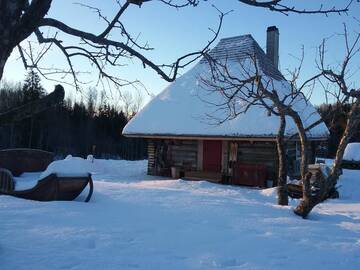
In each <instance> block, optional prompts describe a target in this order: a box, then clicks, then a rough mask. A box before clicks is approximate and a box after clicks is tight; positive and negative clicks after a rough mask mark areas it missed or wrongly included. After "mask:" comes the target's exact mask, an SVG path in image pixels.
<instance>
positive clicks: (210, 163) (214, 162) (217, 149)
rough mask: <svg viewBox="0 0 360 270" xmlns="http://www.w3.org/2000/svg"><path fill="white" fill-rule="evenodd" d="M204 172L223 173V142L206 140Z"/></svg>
mask: <svg viewBox="0 0 360 270" xmlns="http://www.w3.org/2000/svg"><path fill="white" fill-rule="evenodd" d="M203 146H204V151H203V170H204V171H208V172H221V141H208V140H204V144H203Z"/></svg>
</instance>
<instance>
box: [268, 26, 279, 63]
mask: <svg viewBox="0 0 360 270" xmlns="http://www.w3.org/2000/svg"><path fill="white" fill-rule="evenodd" d="M266 34H267V36H266V55H267V56H268V57H269V59H270V60H271V61H272V62H273V63H274V65H275V67H277V68H278V67H279V29H278V28H277V27H276V26H269V27H268V28H267V30H266Z"/></svg>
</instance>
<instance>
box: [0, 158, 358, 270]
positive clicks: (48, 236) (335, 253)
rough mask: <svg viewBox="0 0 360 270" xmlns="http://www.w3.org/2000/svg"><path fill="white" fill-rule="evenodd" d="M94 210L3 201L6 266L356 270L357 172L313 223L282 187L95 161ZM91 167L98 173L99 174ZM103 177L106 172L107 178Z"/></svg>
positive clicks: (1, 264) (1, 244)
mask: <svg viewBox="0 0 360 270" xmlns="http://www.w3.org/2000/svg"><path fill="white" fill-rule="evenodd" d="M94 164H95V165H96V166H97V168H98V169H99V170H98V171H96V170H95V171H93V174H94V179H95V192H94V196H93V198H92V200H91V202H90V203H83V202H82V200H83V199H84V197H85V192H84V195H81V196H80V198H78V199H77V201H72V202H35V201H26V200H22V199H17V198H12V197H9V196H0V269H1V270H7V269H36V270H41V269H303V268H304V267H306V268H307V269H359V266H360V183H359V176H360V171H348V170H344V175H343V177H342V179H341V181H340V185H341V187H340V194H341V199H338V200H330V201H328V202H326V203H324V204H321V205H320V206H318V207H316V208H315V209H314V211H313V212H312V213H311V215H310V217H309V219H308V220H303V219H301V218H299V217H297V216H295V215H294V214H293V213H292V210H291V207H293V206H294V205H295V204H296V201H291V205H292V206H289V207H279V206H276V204H275V201H276V198H275V190H274V189H266V190H257V189H250V188H243V187H232V186H223V185H217V184H211V183H208V182H204V181H199V182H190V181H184V180H169V179H164V178H159V177H153V176H147V175H146V161H135V162H130V161H105V160H95V161H94ZM95 165H94V168H95V167H96V166H95ZM105 172H106V173H105Z"/></svg>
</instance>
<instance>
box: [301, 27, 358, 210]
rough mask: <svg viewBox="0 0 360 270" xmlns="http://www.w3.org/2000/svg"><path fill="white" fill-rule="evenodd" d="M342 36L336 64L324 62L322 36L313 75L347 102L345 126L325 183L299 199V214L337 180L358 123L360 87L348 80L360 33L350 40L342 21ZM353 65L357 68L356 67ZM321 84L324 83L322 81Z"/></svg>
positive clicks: (330, 92) (341, 101) (328, 193)
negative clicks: (340, 55) (340, 58)
mask: <svg viewBox="0 0 360 270" xmlns="http://www.w3.org/2000/svg"><path fill="white" fill-rule="evenodd" d="M342 36H343V38H344V44H345V55H344V59H343V61H342V63H341V64H339V65H336V66H331V65H328V64H326V61H325V60H326V59H325V58H326V40H325V39H324V40H323V42H322V44H321V45H320V46H319V59H318V62H317V66H318V68H319V70H320V73H319V74H318V75H316V76H315V77H316V78H317V79H320V80H323V81H327V82H328V83H330V85H329V88H328V87H324V90H325V93H326V95H331V96H332V97H333V98H335V101H336V102H337V103H338V104H346V103H348V104H351V109H350V111H349V113H348V116H347V122H346V127H345V130H344V133H343V135H342V137H341V140H340V143H339V146H338V148H337V151H336V156H335V160H334V163H333V166H332V169H331V173H330V175H329V176H328V178H327V179H326V183H323V185H322V186H321V188H320V190H319V192H318V193H317V196H315V197H312V198H311V200H308V201H304V200H302V201H301V202H300V204H299V205H298V206H297V208H296V209H295V213H297V214H299V215H301V216H307V215H308V213H310V211H311V210H312V208H313V207H314V206H315V205H316V204H318V203H319V202H322V201H324V200H325V199H327V198H328V197H329V196H331V194H332V193H333V191H334V190H335V188H336V184H337V181H338V179H339V176H340V175H341V164H342V160H343V156H344V152H345V148H346V146H347V144H348V143H349V141H350V139H351V138H352V136H353V135H354V133H355V132H356V127H357V126H358V125H359V124H360V89H359V88H356V85H354V84H353V82H351V80H352V76H353V75H354V74H355V73H356V72H357V71H358V70H351V67H350V64H351V62H358V56H359V52H360V33H356V35H355V37H354V39H353V40H352V41H351V40H350V38H349V34H348V30H347V28H346V25H344V32H343V34H342ZM355 69H358V67H357V68H355ZM322 85H325V84H324V83H322ZM352 86H353V87H352Z"/></svg>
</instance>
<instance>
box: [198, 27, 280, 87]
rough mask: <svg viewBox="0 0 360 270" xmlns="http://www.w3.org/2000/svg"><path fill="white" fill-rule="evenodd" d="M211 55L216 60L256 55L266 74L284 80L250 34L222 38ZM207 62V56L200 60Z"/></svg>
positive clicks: (235, 59) (234, 59)
mask: <svg viewBox="0 0 360 270" xmlns="http://www.w3.org/2000/svg"><path fill="white" fill-rule="evenodd" d="M209 55H210V57H211V58H214V59H216V60H220V61H221V60H223V61H236V62H241V61H243V60H244V59H248V58H249V57H250V56H254V57H255V59H256V60H257V62H258V64H259V66H260V69H261V70H262V71H263V73H264V74H266V75H267V76H270V77H272V78H274V79H276V80H284V77H283V75H282V74H281V72H280V71H279V70H278V68H277V67H276V66H275V65H274V64H273V63H272V62H271V60H270V59H269V58H268V56H267V55H266V54H265V52H264V51H263V49H262V48H261V47H260V46H259V44H258V43H257V42H256V40H255V39H254V38H253V37H252V36H251V35H250V34H247V35H241V36H235V37H229V38H223V39H221V40H220V41H219V43H218V44H217V45H216V46H215V47H214V48H213V49H212V50H211V51H210V52H209ZM206 62H207V60H206V59H205V58H203V59H202V60H201V61H200V63H206Z"/></svg>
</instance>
